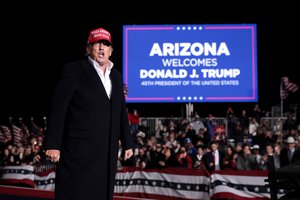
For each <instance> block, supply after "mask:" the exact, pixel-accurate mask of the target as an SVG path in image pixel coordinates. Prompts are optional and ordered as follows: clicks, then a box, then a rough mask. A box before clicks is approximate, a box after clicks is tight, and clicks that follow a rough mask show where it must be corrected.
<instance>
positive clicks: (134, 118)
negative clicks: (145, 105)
mask: <svg viewBox="0 0 300 200" xmlns="http://www.w3.org/2000/svg"><path fill="white" fill-rule="evenodd" d="M129 123H130V128H131V133H132V134H134V135H135V134H136V133H137V132H138V130H139V125H140V114H139V113H138V111H137V109H133V112H132V113H129Z"/></svg>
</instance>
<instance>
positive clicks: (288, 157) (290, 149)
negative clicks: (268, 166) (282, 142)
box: [280, 136, 300, 167]
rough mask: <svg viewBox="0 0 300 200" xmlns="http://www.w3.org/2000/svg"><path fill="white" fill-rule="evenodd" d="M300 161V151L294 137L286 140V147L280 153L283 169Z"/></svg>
mask: <svg viewBox="0 0 300 200" xmlns="http://www.w3.org/2000/svg"><path fill="white" fill-rule="evenodd" d="M299 161H300V149H299V147H297V146H296V141H295V138H294V137H293V136H289V137H288V138H287V139H286V146H285V147H284V148H282V149H281V151H280V164H281V167H283V166H286V165H289V164H291V163H294V162H299Z"/></svg>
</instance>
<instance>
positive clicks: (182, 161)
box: [175, 146, 193, 169]
mask: <svg viewBox="0 0 300 200" xmlns="http://www.w3.org/2000/svg"><path fill="white" fill-rule="evenodd" d="M175 166H177V167H183V168H188V169H192V168H193V159H192V158H191V157H190V156H189V155H188V153H187V151H186V148H185V147H184V146H182V147H181V148H180V150H179V152H178V153H177V154H176V160H175Z"/></svg>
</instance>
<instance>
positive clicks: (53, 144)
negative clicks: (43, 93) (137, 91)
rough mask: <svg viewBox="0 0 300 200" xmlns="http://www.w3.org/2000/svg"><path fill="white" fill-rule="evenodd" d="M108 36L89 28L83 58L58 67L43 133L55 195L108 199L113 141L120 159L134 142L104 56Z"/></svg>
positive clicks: (118, 79) (65, 199)
mask: <svg viewBox="0 0 300 200" xmlns="http://www.w3.org/2000/svg"><path fill="white" fill-rule="evenodd" d="M112 50H113V49H112V42H111V35H110V33H109V32H108V31H106V30H105V29H103V28H98V29H95V30H93V31H91V32H90V35H89V38H88V43H87V46H86V51H87V55H88V59H86V60H83V61H78V62H74V63H70V64H67V65H65V66H64V69H63V72H62V74H61V78H60V80H59V82H58V85H57V88H56V90H55V93H54V96H53V99H52V107H51V111H50V113H49V118H48V124H47V125H48V126H47V131H46V138H45V144H44V148H45V152H46V155H47V156H48V157H49V158H50V159H51V160H52V161H53V162H58V165H57V171H56V180H55V199H56V200H83V199H85V200H95V199H99V200H100V199H101V200H111V199H112V197H113V189H114V180H115V174H116V165H117V157H118V148H119V140H121V142H122V149H124V157H125V158H124V159H125V160H126V159H128V158H130V157H131V156H132V154H133V152H132V148H133V145H134V140H133V137H132V135H131V133H130V127H129V123H128V113H127V111H126V104H125V96H124V91H123V81H122V76H121V74H120V73H119V72H118V71H117V70H116V69H115V68H113V63H112V62H111V61H110V60H109V57H110V56H111V53H112Z"/></svg>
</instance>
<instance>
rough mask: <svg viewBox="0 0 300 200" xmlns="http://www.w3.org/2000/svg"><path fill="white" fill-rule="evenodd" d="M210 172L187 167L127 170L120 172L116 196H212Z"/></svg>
mask: <svg viewBox="0 0 300 200" xmlns="http://www.w3.org/2000/svg"><path fill="white" fill-rule="evenodd" d="M209 183H210V177H209V174H208V172H207V171H203V170H196V169H195V170H192V169H183V168H168V169H162V170H124V171H119V172H118V173H117V175H116V185H115V188H114V194H115V195H116V196H126V197H139V198H149V199H164V200H175V199H178V200H180V199H182V200H183V199H185V200H192V199H202V200H208V199H210V195H209Z"/></svg>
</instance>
